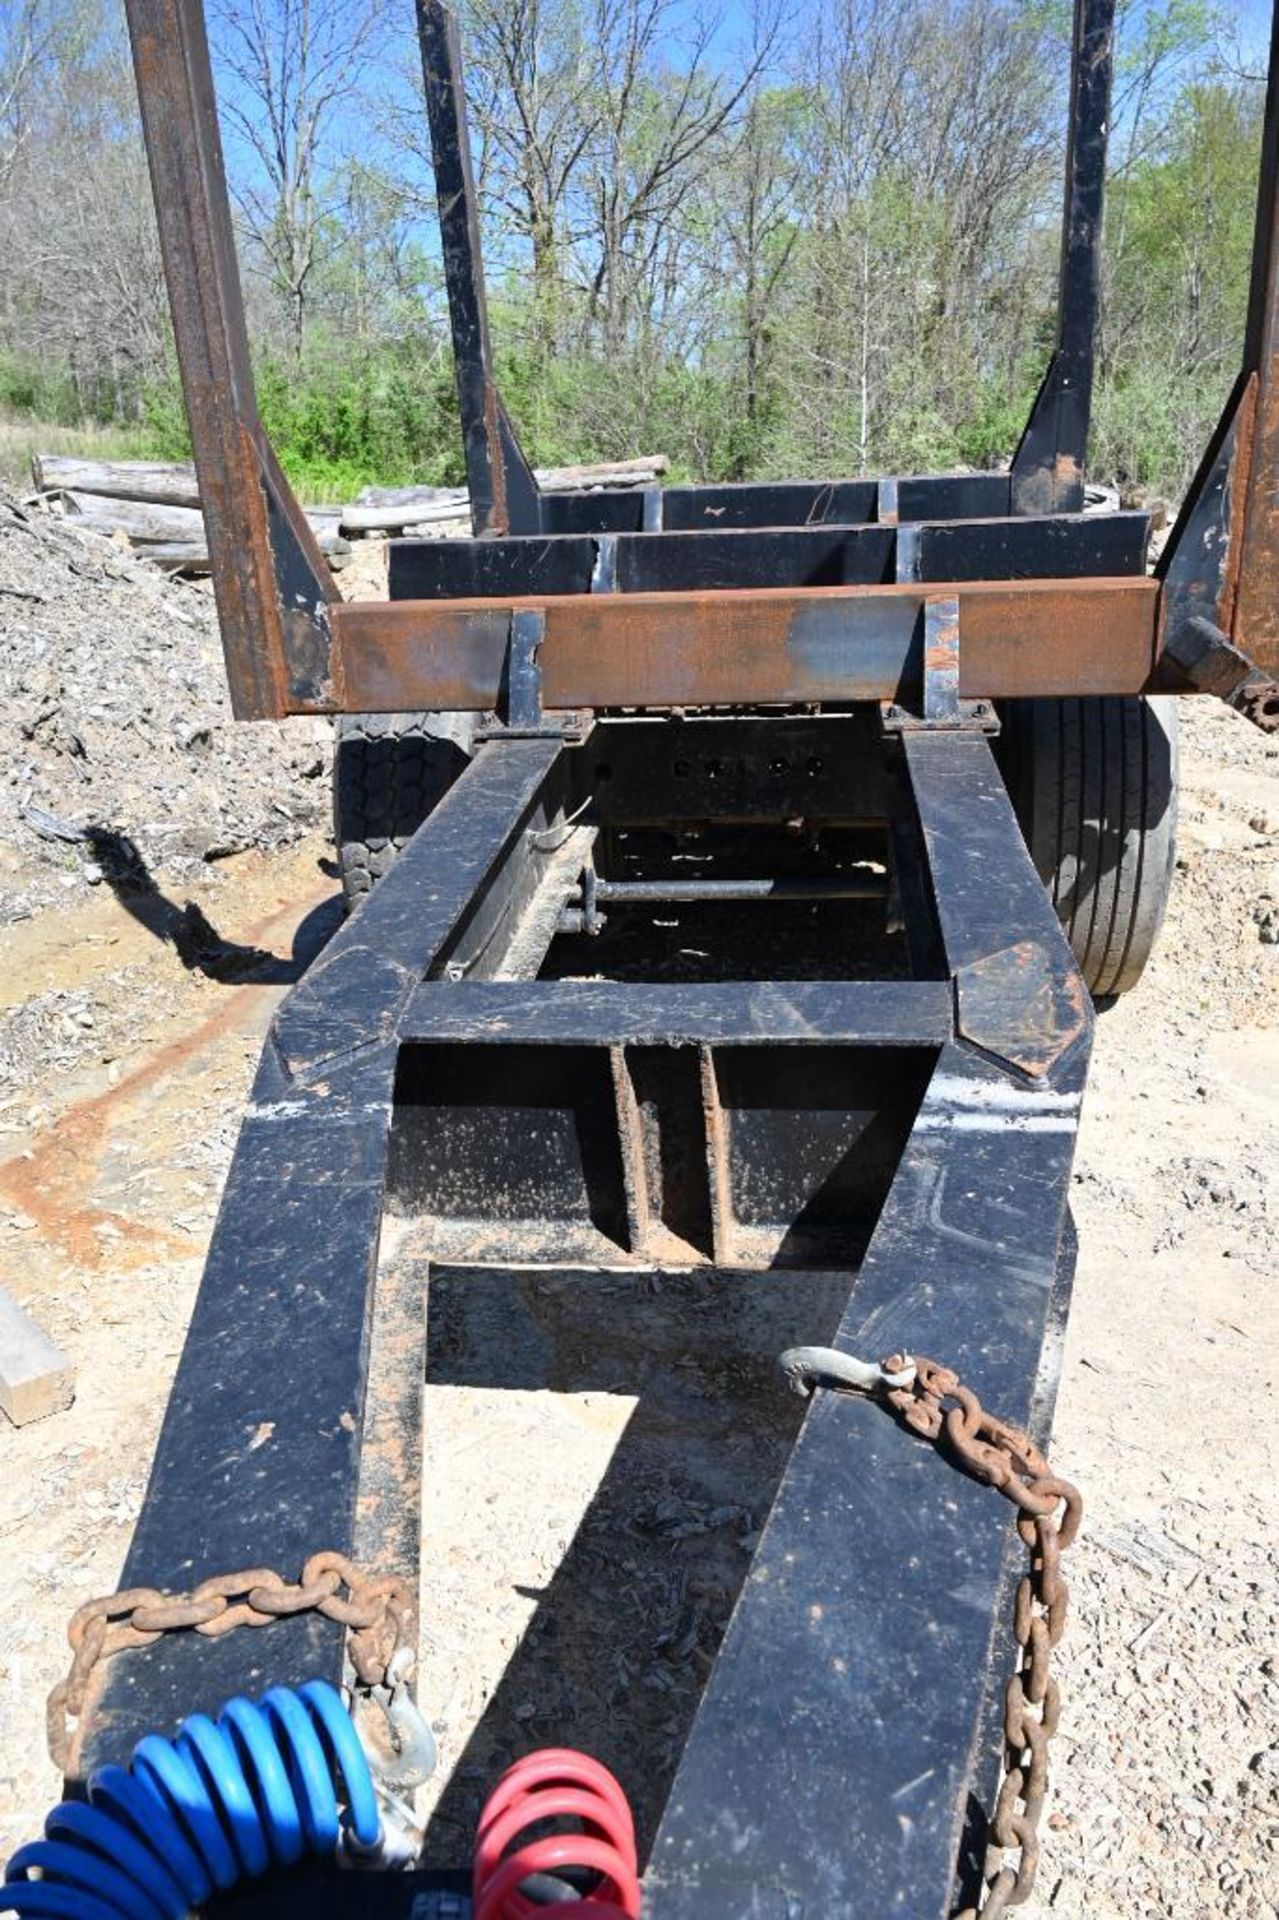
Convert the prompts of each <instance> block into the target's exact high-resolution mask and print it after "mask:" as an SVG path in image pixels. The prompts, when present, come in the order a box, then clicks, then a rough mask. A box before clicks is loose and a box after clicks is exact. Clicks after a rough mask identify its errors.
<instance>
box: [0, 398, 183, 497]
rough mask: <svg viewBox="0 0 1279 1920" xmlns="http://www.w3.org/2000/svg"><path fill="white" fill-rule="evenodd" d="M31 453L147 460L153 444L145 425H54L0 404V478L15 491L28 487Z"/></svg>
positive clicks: (25, 489)
mask: <svg viewBox="0 0 1279 1920" xmlns="http://www.w3.org/2000/svg"><path fill="white" fill-rule="evenodd" d="M33 453H74V454H82V455H83V456H84V457H85V458H86V459H89V460H150V459H154V458H155V457H156V454H155V445H154V441H153V439H152V437H151V436H150V434H149V433H148V432H147V429H146V428H145V427H135V428H129V427H103V426H99V425H97V424H96V423H90V424H89V425H86V426H81V427H57V426H53V425H51V424H50V423H49V422H48V421H45V420H33V419H32V418H31V417H30V416H29V415H24V414H17V413H12V412H10V411H9V410H7V409H5V408H0V480H3V481H4V483H5V485H6V486H10V487H12V488H13V489H14V490H15V492H18V493H28V492H29V491H30V489H31V484H32V481H31V456H32V454H33Z"/></svg>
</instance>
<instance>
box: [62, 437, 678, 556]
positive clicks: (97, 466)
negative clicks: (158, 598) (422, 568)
mask: <svg viewBox="0 0 1279 1920" xmlns="http://www.w3.org/2000/svg"><path fill="white" fill-rule="evenodd" d="M667 466H668V462H667V460H666V459H665V457H664V456H663V455H662V454H651V455H645V456H643V457H641V458H640V459H637V460H615V461H608V462H605V463H602V464H600V465H596V466H579V467H540V468H538V469H536V479H537V483H538V485H539V487H540V488H541V489H542V491H543V492H544V493H586V492H594V491H596V490H598V489H599V488H601V487H643V486H652V485H654V484H655V483H656V482H657V481H658V480H659V479H660V478H661V476H662V474H664V473H665V472H666V470H667ZM31 470H32V477H33V479H34V481H35V484H36V487H37V489H38V490H39V491H40V493H41V494H42V495H44V496H45V497H47V498H49V499H50V500H54V501H58V502H60V503H61V506H62V510H63V512H64V513H65V514H66V515H67V516H68V517H69V518H71V519H73V520H75V521H76V523H77V524H78V525H80V526H83V527H86V528H89V529H91V530H92V531H94V532H96V533H103V534H107V535H115V534H123V535H124V536H125V538H126V539H127V540H128V542H129V544H130V546H131V547H132V548H133V549H134V550H135V551H136V552H138V553H140V554H143V555H145V556H146V558H147V559H149V560H154V561H155V562H156V563H157V564H158V565H160V566H162V567H166V568H168V569H169V570H170V571H172V572H182V573H207V571H208V566H209V550H208V542H207V539H206V537H205V532H204V518H203V515H202V514H201V512H200V491H199V486H198V484H197V481H196V476H195V468H194V467H193V466H191V465H190V464H189V463H184V462H181V461H159V460H84V459H79V458H77V457H76V456H74V455H71V454H55V453H37V454H35V455H33V457H32V461H31ZM304 511H305V513H306V517H307V519H308V521H309V522H310V524H311V528H312V530H313V532H314V533H315V535H316V538H317V539H318V540H319V543H320V549H321V551H322V552H323V553H324V554H325V555H326V557H327V559H328V562H329V565H330V566H331V567H333V568H334V570H335V571H336V570H337V569H338V568H340V567H341V566H343V565H345V563H346V561H347V559H348V558H349V556H350V552H351V547H350V536H354V537H355V538H357V539H358V538H361V537H364V536H367V535H369V534H374V533H376V534H395V533H404V532H411V531H415V530H418V529H421V530H422V531H423V532H428V531H429V532H432V533H434V532H442V531H444V530H446V529H449V528H451V527H452V526H454V525H455V524H457V525H460V524H461V523H465V522H467V521H468V519H469V515H470V497H469V495H468V494H467V491H466V489H465V487H365V489H364V490H363V492H362V493H361V494H360V495H359V497H358V498H357V499H356V500H353V501H352V502H351V503H350V504H349V505H347V506H338V507H307V508H306V509H304Z"/></svg>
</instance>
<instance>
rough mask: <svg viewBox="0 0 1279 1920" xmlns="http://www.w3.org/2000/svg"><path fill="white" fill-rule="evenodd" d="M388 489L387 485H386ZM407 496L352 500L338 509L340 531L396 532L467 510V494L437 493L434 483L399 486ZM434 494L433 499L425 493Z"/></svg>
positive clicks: (460, 515)
mask: <svg viewBox="0 0 1279 1920" xmlns="http://www.w3.org/2000/svg"><path fill="white" fill-rule="evenodd" d="M388 491H389V489H388ZM400 491H402V492H404V493H406V494H409V495H410V496H411V497H410V498H408V499H404V500H399V501H390V500H383V501H374V502H372V503H371V504H369V505H367V506H366V505H362V504H361V503H359V502H353V503H352V504H351V505H350V506H349V507H343V509H342V531H343V533H398V532H400V530H401V529H402V528H404V527H413V526H419V525H422V524H424V523H425V522H428V521H435V520H462V519H465V518H466V516H467V514H468V513H469V512H470V496H469V495H468V494H466V493H465V492H449V493H446V494H443V495H441V489H440V488H438V487H422V488H417V489H413V488H408V487H405V488H402V489H400ZM431 494H434V495H435V496H436V497H435V498H434V499H432V498H430V497H429V496H430V495H431Z"/></svg>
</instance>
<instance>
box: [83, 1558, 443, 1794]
mask: <svg viewBox="0 0 1279 1920" xmlns="http://www.w3.org/2000/svg"><path fill="white" fill-rule="evenodd" d="M344 1589H345V1592H344V1591H343V1590H344ZM297 1613H320V1614H323V1615H324V1617H325V1618H326V1619H327V1620H336V1621H338V1622H340V1624H341V1625H342V1626H344V1627H347V1628H348V1629H349V1630H350V1637H349V1640H348V1643H347V1644H348V1648H349V1651H350V1656H351V1665H352V1666H353V1667H354V1669H355V1672H356V1676H357V1678H358V1679H359V1681H360V1683H361V1685H363V1686H366V1687H380V1686H383V1685H385V1684H386V1681H387V1669H388V1667H390V1666H391V1664H392V1662H393V1661H394V1660H395V1657H396V1655H397V1654H399V1653H400V1652H401V1651H402V1650H403V1649H405V1648H407V1649H409V1650H410V1652H416V1648H417V1602H416V1597H415V1595H414V1593H413V1591H412V1589H411V1588H410V1587H409V1585H408V1583H407V1582H406V1581H404V1580H401V1579H400V1578H399V1577H398V1576H397V1575H395V1574H367V1573H364V1572H363V1571H362V1570H361V1569H360V1568H359V1567H357V1566H356V1565H355V1563H354V1562H353V1561H351V1560H348V1559H347V1557H346V1555H345V1554H341V1553H334V1552H322V1553H313V1554H312V1555H311V1557H310V1559H309V1560H308V1561H307V1563H306V1565H305V1566H304V1567H303V1569H302V1578H301V1579H300V1580H299V1581H298V1582H297V1583H296V1584H291V1583H290V1582H289V1581H287V1580H285V1579H282V1578H281V1576H280V1575H279V1574H278V1573H276V1572H274V1571H273V1569H272V1568H270V1567H246V1568H245V1569H244V1570H243V1571H242V1572H240V1573H221V1574H215V1575H214V1576H212V1577H211V1578H210V1579H208V1580H201V1582H200V1584H199V1585H198V1586H196V1587H193V1588H192V1589H191V1591H190V1592H189V1593H166V1592H163V1591H161V1589H159V1588H157V1587H130V1588H127V1589H126V1590H125V1591H124V1592H122V1593H112V1594H107V1595H105V1596H104V1597H103V1598H101V1599H99V1600H88V1601H86V1602H85V1604H84V1606H82V1607H79V1608H77V1610H76V1612H75V1613H74V1614H73V1615H72V1618H71V1624H70V1625H69V1626H68V1628H67V1639H68V1641H69V1643H70V1646H71V1656H72V1657H71V1667H70V1670H69V1671H68V1673H67V1675H66V1678H65V1679H64V1680H60V1681H59V1682H58V1684H57V1686H56V1687H55V1688H54V1689H53V1691H52V1693H51V1694H50V1695H49V1703H48V1709H47V1718H46V1731H47V1736H48V1743H49V1752H50V1755H51V1756H52V1759H53V1762H54V1765H55V1766H56V1767H58V1768H59V1770H60V1771H61V1772H62V1773H63V1774H64V1775H65V1774H68V1773H69V1772H70V1771H71V1769H72V1765H73V1763H74V1762H76V1761H77V1760H78V1746H79V1728H78V1726H76V1725H75V1723H76V1722H78V1721H79V1719H80V1717H81V1715H82V1714H83V1712H84V1709H85V1703H86V1700H87V1697H88V1691H89V1683H90V1681H91V1680H92V1679H93V1676H94V1674H95V1673H96V1671H97V1669H98V1667H99V1666H100V1665H101V1663H102V1662H103V1661H104V1660H109V1659H110V1658H111V1656H112V1654H114V1653H119V1652H121V1651H122V1650H123V1649H124V1648H126V1647H146V1646H150V1645H151V1643H152V1642H153V1641H155V1640H158V1639H159V1638H160V1637H161V1635H162V1634H166V1633H175V1632H178V1631H180V1630H181V1629H184V1628H191V1629H193V1630H194V1631H195V1632H196V1633H202V1634H205V1635H207V1636H208V1637H210V1638H214V1639H217V1638H220V1637H221V1635H222V1634H224V1633H231V1632H233V1631H234V1630H235V1629H236V1628H237V1627H265V1626H268V1625H269V1624H270V1622H271V1621H272V1620H278V1619H281V1618H282V1617H284V1616H286V1615H290V1614H297ZM396 1664H397V1666H398V1667H400V1668H401V1669H402V1666H403V1663H402V1662H397V1663H396Z"/></svg>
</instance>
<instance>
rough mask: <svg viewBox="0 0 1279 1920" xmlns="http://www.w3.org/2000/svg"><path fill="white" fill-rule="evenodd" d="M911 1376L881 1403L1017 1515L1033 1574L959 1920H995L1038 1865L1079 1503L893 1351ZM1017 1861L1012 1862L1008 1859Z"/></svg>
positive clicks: (1072, 1491)
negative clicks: (973, 1896) (999, 1752)
mask: <svg viewBox="0 0 1279 1920" xmlns="http://www.w3.org/2000/svg"><path fill="white" fill-rule="evenodd" d="M912 1367H913V1369H914V1378H913V1379H912V1380H911V1381H910V1382H909V1384H908V1385H904V1386H885V1388H884V1390H883V1391H884V1397H885V1399H886V1400H887V1402H888V1404H889V1406H890V1407H892V1409H893V1411H894V1412H895V1413H897V1414H899V1415H900V1416H901V1418H902V1419H903V1420H904V1421H905V1423H906V1425H907V1426H908V1427H909V1428H910V1429H911V1430H912V1432H914V1433H919V1434H922V1435H923V1436H924V1438H925V1439H926V1440H932V1441H935V1442H937V1443H938V1444H939V1445H940V1444H942V1443H944V1444H945V1445H946V1447H948V1448H949V1450H950V1452H951V1453H952V1454H953V1455H954V1456H955V1457H956V1459H957V1460H958V1461H959V1463H960V1465H961V1466H964V1467H966V1468H967V1469H968V1471H969V1472H970V1473H972V1474H973V1475H975V1477H976V1478H977V1479H979V1480H984V1481H985V1482H986V1483H987V1485H988V1486H992V1487H994V1488H995V1489H996V1490H997V1491H998V1492H1000V1493H1002V1494H1003V1496H1004V1498H1005V1499H1007V1500H1011V1501H1012V1503H1013V1505H1014V1506H1015V1507H1017V1508H1018V1509H1019V1511H1018V1515H1017V1531H1018V1533H1019V1534H1020V1535H1021V1538H1022V1541H1023V1543H1024V1545H1025V1547H1026V1549H1027V1551H1028V1553H1029V1555H1030V1570H1029V1572H1027V1573H1025V1574H1023V1575H1022V1578H1021V1580H1020V1581H1019V1582H1018V1585H1017V1598H1016V1602H1015V1604H1014V1610H1013V1632H1014V1634H1015V1636H1016V1640H1017V1645H1018V1648H1019V1649H1020V1657H1019V1659H1018V1662H1017V1667H1016V1670H1015V1671H1014V1672H1013V1674H1012V1675H1011V1677H1010V1678H1009V1680H1008V1683H1007V1685H1006V1686H1005V1688H1004V1774H1003V1779H1002V1780H1001V1782H1000V1786H999V1793H998V1795H997V1797H996V1800H995V1808H994V1811H993V1813H992V1814H991V1816H990V1821H989V1826H988V1830H987V1844H986V1861H985V1865H984V1868H983V1877H984V1881H985V1885H984V1887H983V1890H982V1894H981V1897H980V1900H979V1902H978V1904H977V1906H975V1907H965V1908H964V1909H963V1911H962V1913H960V1914H958V1915H957V1916H956V1920H977V1916H978V1914H980V1915H981V1920H999V1916H1000V1915H1001V1914H1003V1913H1006V1912H1007V1910H1008V1909H1009V1908H1010V1907H1019V1906H1021V1904H1022V1903H1023V1901H1025V1900H1028V1899H1029V1898H1030V1894H1031V1890H1032V1888H1033V1887H1034V1884H1035V1874H1036V1872H1037V1871H1038V1868H1039V1821H1040V1816H1041V1815H1042V1813H1043V1809H1044V1800H1045V1797H1046V1795H1047V1792H1048V1742H1049V1741H1050V1740H1051V1738H1052V1736H1053V1734H1054V1733H1055V1732H1056V1731H1057V1720H1058V1716H1059V1712H1060V1701H1059V1696H1058V1692H1057V1682H1056V1681H1055V1680H1054V1679H1053V1677H1052V1675H1051V1673H1050V1672H1049V1662H1050V1659H1051V1655H1052V1650H1053V1648H1054V1647H1055V1646H1056V1645H1057V1642H1058V1641H1059V1640H1060V1639H1061V1636H1062V1634H1063V1633H1064V1632H1065V1628H1066V1608H1067V1604H1068V1600H1069V1589H1068V1587H1067V1585H1066V1582H1065V1580H1064V1579H1063V1577H1062V1572H1061V1555H1062V1554H1063V1553H1064V1552H1065V1550H1066V1548H1067V1547H1068V1546H1069V1545H1070V1544H1071V1542H1072V1541H1073V1539H1074V1538H1075V1535H1076V1534H1077V1533H1078V1531H1079V1521H1080V1516H1081V1514H1082V1512H1083V1502H1082V1500H1081V1499H1080V1497H1079V1493H1078V1490H1077V1489H1076V1488H1075V1487H1073V1486H1071V1484H1070V1482H1069V1481H1068V1480H1062V1479H1060V1478H1059V1477H1058V1476H1057V1475H1056V1474H1055V1473H1054V1472H1053V1470H1052V1468H1051V1467H1050V1466H1049V1464H1048V1461H1047V1460H1046V1459H1045V1458H1044V1456H1043V1454H1042V1453H1041V1452H1040V1451H1039V1449H1038V1447H1037V1446H1036V1445H1035V1443H1034V1441H1033V1440H1031V1438H1030V1436H1029V1434H1026V1433H1023V1432H1022V1431H1021V1429H1020V1428H1019V1427H1013V1426H1010V1425H1009V1424H1008V1422H1007V1421H1006V1420H1000V1419H998V1418H997V1417H996V1415H994V1414H993V1413H987V1411H986V1409H985V1408H984V1407H983V1406H982V1403H981V1401H980V1400H979V1399H978V1398H977V1395H976V1394H975V1393H974V1392H973V1390H972V1388H971V1387H966V1386H964V1385H963V1384H962V1382H961V1381H960V1380H959V1378H958V1376H957V1375H956V1374H954V1373H952V1372H951V1370H950V1368H949V1367H943V1366H939V1365H938V1363H937V1362H936V1361H935V1360H922V1359H918V1358H915V1359H912V1358H910V1357H908V1356H906V1355H904V1354H896V1353H895V1354H892V1355H890V1357H889V1358H888V1359H887V1360H885V1361H884V1363H883V1371H884V1372H885V1373H886V1374H895V1373H901V1372H904V1371H906V1370H908V1369H910V1368H912ZM1010 1854H1015V1855H1016V1856H1017V1857H1016V1859H1015V1861H1014V1862H1012V1863H1011V1864H1010V1863H1009V1860H1008V1856H1009V1855H1010Z"/></svg>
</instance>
